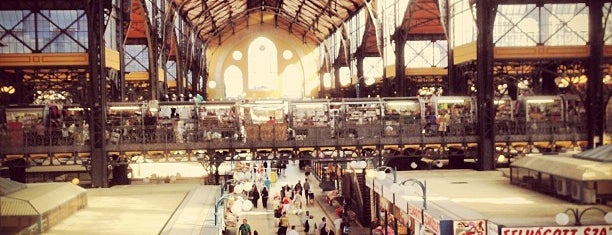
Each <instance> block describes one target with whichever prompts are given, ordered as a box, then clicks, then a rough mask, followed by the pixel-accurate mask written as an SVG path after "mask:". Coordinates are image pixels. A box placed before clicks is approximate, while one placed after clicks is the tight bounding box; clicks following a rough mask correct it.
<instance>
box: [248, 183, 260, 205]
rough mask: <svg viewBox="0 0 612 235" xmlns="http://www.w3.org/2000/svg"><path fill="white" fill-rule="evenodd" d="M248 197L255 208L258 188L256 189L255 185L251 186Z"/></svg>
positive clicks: (257, 199)
mask: <svg viewBox="0 0 612 235" xmlns="http://www.w3.org/2000/svg"><path fill="white" fill-rule="evenodd" d="M249 199H251V202H253V207H255V208H257V201H259V190H257V186H255V185H253V188H251V192H250V195H249Z"/></svg>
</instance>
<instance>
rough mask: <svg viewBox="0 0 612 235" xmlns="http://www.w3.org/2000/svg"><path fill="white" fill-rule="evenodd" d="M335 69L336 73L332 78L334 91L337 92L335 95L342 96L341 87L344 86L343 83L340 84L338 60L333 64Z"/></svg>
mask: <svg viewBox="0 0 612 235" xmlns="http://www.w3.org/2000/svg"><path fill="white" fill-rule="evenodd" d="M333 69H334V73H333V76H332V79H333V81H334V91H335V93H336V95H335V96H339V97H342V95H341V94H342V93H341V92H342V91H341V89H340V88H342V84H340V64H339V63H338V62H337V61H336V63H334V64H333Z"/></svg>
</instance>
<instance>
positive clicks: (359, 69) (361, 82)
mask: <svg viewBox="0 0 612 235" xmlns="http://www.w3.org/2000/svg"><path fill="white" fill-rule="evenodd" d="M363 59H364V55H363V51H362V50H357V52H356V53H355V60H356V61H355V62H356V63H357V85H356V86H355V94H356V96H357V98H359V96H360V95H361V90H363V88H364V87H365V78H364V77H363Z"/></svg>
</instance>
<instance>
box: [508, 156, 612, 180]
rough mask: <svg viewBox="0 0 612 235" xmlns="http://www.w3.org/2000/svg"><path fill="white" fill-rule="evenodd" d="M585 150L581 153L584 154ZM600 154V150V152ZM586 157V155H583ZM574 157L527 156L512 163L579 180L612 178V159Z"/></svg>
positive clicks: (514, 165)
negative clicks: (598, 159)
mask: <svg viewBox="0 0 612 235" xmlns="http://www.w3.org/2000/svg"><path fill="white" fill-rule="evenodd" d="M584 153H586V152H583V153H581V154H584ZM598 154H599V152H598ZM583 158H585V159H586V157H583ZM583 158H578V157H577V156H576V157H572V155H571V154H560V155H535V156H525V157H523V158H521V159H519V160H516V161H514V162H513V163H512V167H520V168H526V169H530V170H535V171H539V172H542V173H547V174H550V175H557V176H561V177H565V178H568V179H572V180H577V181H607V180H612V162H611V161H593V160H585V159H583Z"/></svg>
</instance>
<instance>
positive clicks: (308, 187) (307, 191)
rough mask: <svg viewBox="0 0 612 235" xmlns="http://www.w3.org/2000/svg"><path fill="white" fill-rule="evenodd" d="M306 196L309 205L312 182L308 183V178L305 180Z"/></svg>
mask: <svg viewBox="0 0 612 235" xmlns="http://www.w3.org/2000/svg"><path fill="white" fill-rule="evenodd" d="M303 187H304V196H305V197H306V205H308V202H309V201H310V195H309V194H308V193H310V182H308V178H306V179H305V180H304V186H303Z"/></svg>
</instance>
